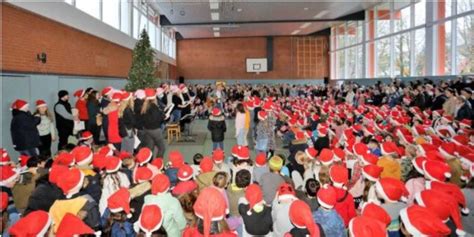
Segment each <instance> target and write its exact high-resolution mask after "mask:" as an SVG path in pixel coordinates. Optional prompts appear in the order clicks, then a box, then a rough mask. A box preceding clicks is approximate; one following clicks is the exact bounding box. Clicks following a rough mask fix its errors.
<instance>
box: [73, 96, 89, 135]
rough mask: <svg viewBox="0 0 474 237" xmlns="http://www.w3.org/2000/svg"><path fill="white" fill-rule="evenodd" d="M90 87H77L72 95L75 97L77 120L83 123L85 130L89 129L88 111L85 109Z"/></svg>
mask: <svg viewBox="0 0 474 237" xmlns="http://www.w3.org/2000/svg"><path fill="white" fill-rule="evenodd" d="M91 90H92V88H88V89H87V90H83V89H79V90H77V91H76V92H74V96H75V97H76V98H77V100H76V109H77V112H78V116H79V120H81V121H82V122H83V123H84V126H85V128H86V130H89V128H88V124H89V111H88V109H87V97H88V96H89V92H90V91H91Z"/></svg>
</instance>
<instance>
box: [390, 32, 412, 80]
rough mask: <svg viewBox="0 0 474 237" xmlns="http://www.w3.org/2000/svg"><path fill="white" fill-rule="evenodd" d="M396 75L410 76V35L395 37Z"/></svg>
mask: <svg viewBox="0 0 474 237" xmlns="http://www.w3.org/2000/svg"><path fill="white" fill-rule="evenodd" d="M394 50H395V52H394V75H396V76H402V77H406V76H410V33H405V34H399V35H395V37H394Z"/></svg>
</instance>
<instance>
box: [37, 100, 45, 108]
mask: <svg viewBox="0 0 474 237" xmlns="http://www.w3.org/2000/svg"><path fill="white" fill-rule="evenodd" d="M45 106H47V104H46V101H44V100H37V101H36V108H40V107H45Z"/></svg>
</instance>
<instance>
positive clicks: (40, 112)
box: [33, 100, 56, 156]
mask: <svg viewBox="0 0 474 237" xmlns="http://www.w3.org/2000/svg"><path fill="white" fill-rule="evenodd" d="M33 115H35V116H38V117H40V118H41V122H40V123H39V124H38V126H37V128H38V132H39V135H40V140H41V145H40V146H39V147H38V149H39V153H40V155H45V156H51V142H54V141H56V128H55V127H54V122H53V121H54V119H53V115H52V114H51V113H50V112H49V109H48V105H47V104H46V101H44V100H37V101H36V111H35V113H34V114H33Z"/></svg>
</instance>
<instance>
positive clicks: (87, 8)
mask: <svg viewBox="0 0 474 237" xmlns="http://www.w3.org/2000/svg"><path fill="white" fill-rule="evenodd" d="M76 7H77V8H78V9H79V10H81V11H83V12H85V13H87V14H89V15H91V16H93V17H95V18H97V19H100V2H99V1H90V0H76Z"/></svg>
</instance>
